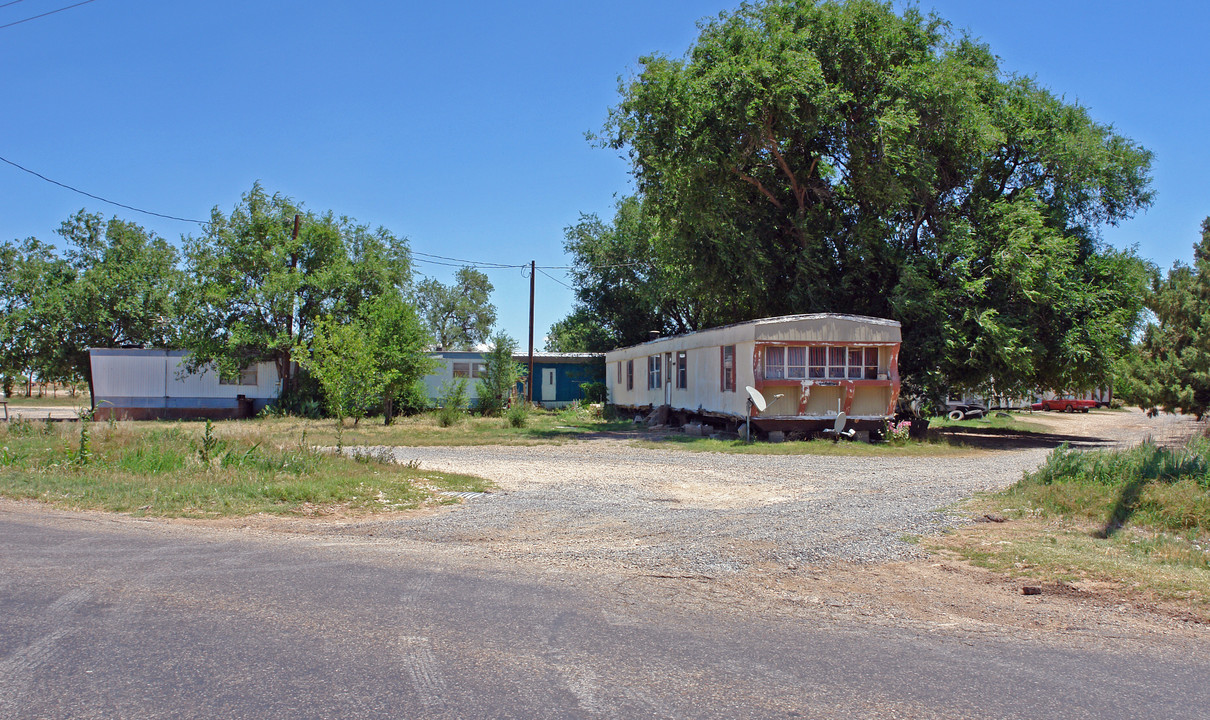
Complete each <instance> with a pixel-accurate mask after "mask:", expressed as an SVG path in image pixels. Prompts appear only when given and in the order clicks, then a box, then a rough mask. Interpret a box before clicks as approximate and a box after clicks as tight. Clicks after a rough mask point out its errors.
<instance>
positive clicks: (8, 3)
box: [0, 0, 24, 8]
mask: <svg viewBox="0 0 1210 720" xmlns="http://www.w3.org/2000/svg"><path fill="white" fill-rule="evenodd" d="M19 2H24V0H12V2H6V3H4V4H3V5H0V8H6V7H8V6H9V5H16V4H17V3H19Z"/></svg>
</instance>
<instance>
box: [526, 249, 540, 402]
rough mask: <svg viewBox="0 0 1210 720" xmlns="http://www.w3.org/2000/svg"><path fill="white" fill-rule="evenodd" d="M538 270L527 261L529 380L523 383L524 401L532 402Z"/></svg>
mask: <svg viewBox="0 0 1210 720" xmlns="http://www.w3.org/2000/svg"><path fill="white" fill-rule="evenodd" d="M537 269H538V261H537V260H530V261H529V380H528V381H527V382H526V383H525V387H526V390H527V393H526V394H527V395H529V397H527V398H526V400H528V401H529V403H530V404H531V405H532V404H533V402H534V274H535V271H536V270H537Z"/></svg>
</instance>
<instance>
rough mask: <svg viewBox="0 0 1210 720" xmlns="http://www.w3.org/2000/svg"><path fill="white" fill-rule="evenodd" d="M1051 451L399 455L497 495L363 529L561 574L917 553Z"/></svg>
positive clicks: (1138, 429) (1119, 427)
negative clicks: (473, 478) (474, 481)
mask: <svg viewBox="0 0 1210 720" xmlns="http://www.w3.org/2000/svg"><path fill="white" fill-rule="evenodd" d="M1037 419H1038V420H1040V421H1043V422H1047V423H1050V424H1051V425H1052V427H1054V428H1055V430H1056V433H1058V434H1062V435H1063V436H1065V437H1086V438H1090V439H1091V440H1090V442H1092V443H1093V444H1103V445H1118V444H1127V443H1131V442H1137V441H1138V440H1141V439H1142V438H1143V437H1146V436H1147V435H1160V436H1168V435H1174V434H1180V433H1182V432H1186V431H1190V430H1191V427H1192V426H1191V424H1190V423H1189V422H1188V421H1185V420H1183V419H1172V418H1159V419H1155V420H1149V419H1147V418H1145V417H1144V416H1143V415H1142V414H1141V413H1137V412H1133V413H1108V412H1106V413H1092V414H1089V415H1076V416H1058V415H1046V416H1041V415H1039V416H1037ZM1174 423H1175V424H1174ZM1048 452H1049V450H1048V449H1046V448H1031V449H1024V450H985V451H979V452H975V453H972V454H970V455H963V456H949V457H931V458H922V457H913V458H903V457H898V458H896V457H884V458H869V457H821V456H811V455H797V456H786V455H782V456H771V455H729V454H720V453H693V452H684V451H677V450H651V449H643V448H636V447H633V446H631V445H630V444H629V443H628V442H627V441H622V440H590V441H583V442H577V443H572V444H567V445H561V446H533V447H499V446H487V447H451V448H445V447H406V448H397V449H395V453H396V457H397V458H398V459H399V460H400V461H404V462H406V461H412V460H419V462H420V467H421V468H422V469H424V470H430V471H438V472H461V473H469V474H473V475H478V476H481V477H486V478H490V479H491V480H493V481H495V482H496V483H497V484H498V486H499V487H498V491H497V492H493V493H491V494H489V495H486V496H482V497H479V498H475V499H472V500H468V501H467V502H465V503H463V504H462V505H460V506H458V507H455V508H450V509H449V510H446V511H441V512H438V513H436V514H432V515H428V516H419V517H418V516H411V517H406V518H403V519H393V520H389V521H378V522H373V523H368V524H367V525H365V526H363V527H369V526H372V528H373V532H374V533H375V534H376V535H379V536H394V537H401V538H407V539H410V540H417V541H427V542H435V543H440V544H442V545H443V546H447V547H453V546H461V547H462V548H464V549H467V550H472V551H476V552H480V553H485V554H489V555H492V556H495V557H500V558H512V559H518V560H530V561H539V562H541V563H543V564H544V565H545V566H547V567H552V568H560V567H564V568H571V567H589V566H593V565H598V564H601V563H605V564H609V565H614V566H620V567H625V568H631V569H639V570H642V571H644V572H651V573H660V574H668V575H689V576H696V575H708V576H714V575H718V574H727V573H733V572H738V571H742V570H745V569H749V568H754V567H765V568H769V569H774V568H777V567H794V566H798V565H819V564H826V563H829V562H832V561H856V562H872V561H885V560H896V559H907V558H911V557H915V556H917V555H918V551H917V550H916V549H915V547H914V546H913V545H912V544H911V543H909V542H906V541H904V539H903V538H904V537H905V536H908V535H919V534H930V533H936V532H939V531H941V530H943V529H945V528H947V527H951V526H953V525H955V524H958V523H962V522H965V521H964V520H963V519H962V518H960V517H956V516H952V515H949V514H947V513H946V512H945V511H944V508H945V507H946V506H949V505H952V504H953V503H956V502H958V501H960V500H962V499H964V498H967V497H969V496H970V495H972V494H973V493H976V492H979V491H984V490H997V489H1000V488H1003V487H1006V486H1007V485H1009V484H1011V483H1012V482H1014V481H1016V480H1017V479H1019V478H1020V477H1021V474H1022V472H1024V471H1026V470H1032V469H1034V468H1036V467H1037V466H1038V465H1039V463H1041V462H1042V461H1043V460H1044V459H1045V457H1046V455H1047V454H1048Z"/></svg>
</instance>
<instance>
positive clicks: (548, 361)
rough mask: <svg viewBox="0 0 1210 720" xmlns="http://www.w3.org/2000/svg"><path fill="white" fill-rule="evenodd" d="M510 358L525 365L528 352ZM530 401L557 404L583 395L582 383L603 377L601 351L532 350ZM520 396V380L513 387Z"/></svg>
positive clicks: (566, 403) (603, 366)
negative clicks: (562, 351)
mask: <svg viewBox="0 0 1210 720" xmlns="http://www.w3.org/2000/svg"><path fill="white" fill-rule="evenodd" d="M513 360H516V361H517V362H519V363H521V364H522V365H524V366H525V367H526V368H528V367H529V353H517V354H516V355H513ZM534 377H535V378H537V380H536V381H535V382H534V403H535V404H538V405H541V406H542V407H548V408H558V407H564V406H566V405H570V404H571V403H573V402H576V401H577V400H583V399H584V392H583V390H582V389H581V388H580V385H582V384H583V383H590V382H604V381H605V354H604V353H556V352H536V353H534ZM517 390H518V392H519V393H520V394H521V396H522V397H525V395H526V391H525V387H524V384H522V385H520V386H519V387H518V388H517Z"/></svg>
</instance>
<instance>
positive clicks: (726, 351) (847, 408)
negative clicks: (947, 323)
mask: <svg viewBox="0 0 1210 720" xmlns="http://www.w3.org/2000/svg"><path fill="white" fill-rule="evenodd" d="M900 340H901V332H900V325H899V323H898V322H896V321H894V320H887V319H884V318H874V317H864V316H859V315H841V314H833V313H817V314H810V315H785V316H781V317H772V318H763V319H760V320H752V321H749V322H743V323H736V324H733V325H725V326H722V327H716V328H710V329H707V330H699V331H696V332H691V333H685V334H683V335H675V336H672V337H662V338H656V339H653V340H650V341H648V342H645V343H642V344H640V345H633V346H631V347H625V348H619V349H617V350H612V351H610V352H607V353H606V354H605V374H606V382H607V384H608V386H609V398H610V402H611V403H613V404H614V405H616V406H618V407H619V408H620V409H622V410H635V411H640V410H649V409H651V408H656V407H660V406H668V408H669V411H670V414H671V415H674V416H681V417H692V418H701V419H713V420H721V421H723V422H724V423H727V424H732V425H738V424H739V423H742V422H744V420H745V418H746V416H747V415H748V412H749V407H748V401H749V395H748V393H747V392H745V387H748V386H751V387H753V388H755V389H756V390H757V391H758V392H760V393H761V394H762V395H763V396H764V398H765V399H766V401H767V407H766V409H765V410H763V411H761V410H758V409H756V408H752V425H753V426H754V427H756V428H757V429H759V430H761V431H764V432H770V431H783V432H795V431H797V432H803V433H808V434H809V433H817V432H822V431H823V430H824V429H825V428H829V427H833V426H834V425H835V421H836V418H837V417H838V416H839V414H840V413H844V414H845V416H846V417H847V418H848V419H849V422H850V425H849V427H850V428H856V429H859V430H873V431H880V430H881V429H882V427H883V423H884V422H885V421H886V420H887V419H889V418H891V417H892V416H893V415H894V414H895V404H896V402H897V400H898V398H899V388H900V381H899V346H900Z"/></svg>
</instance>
